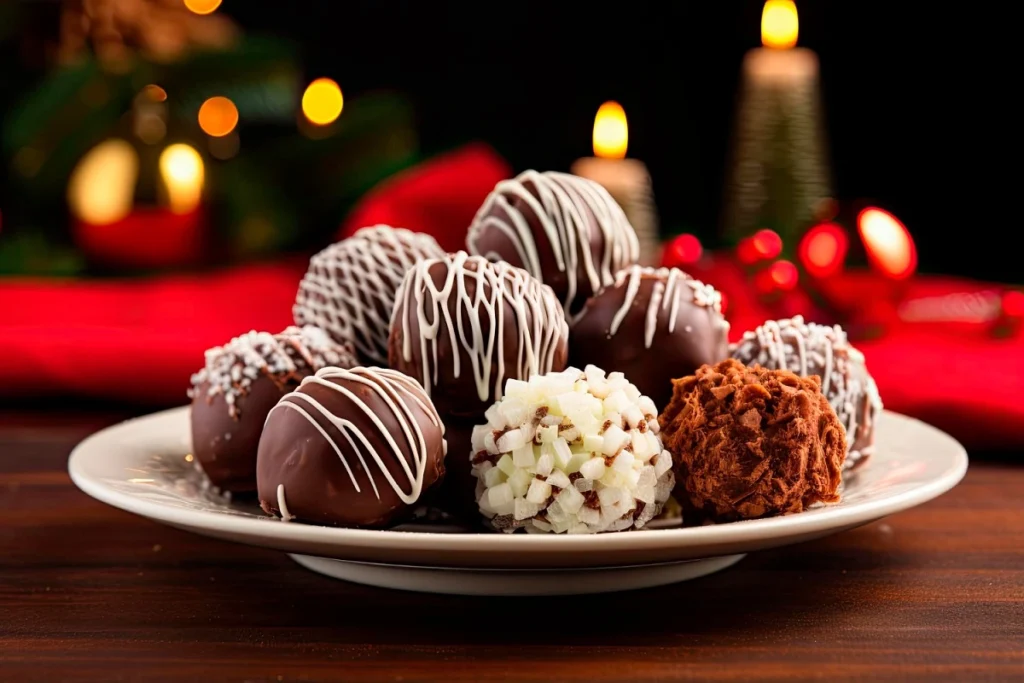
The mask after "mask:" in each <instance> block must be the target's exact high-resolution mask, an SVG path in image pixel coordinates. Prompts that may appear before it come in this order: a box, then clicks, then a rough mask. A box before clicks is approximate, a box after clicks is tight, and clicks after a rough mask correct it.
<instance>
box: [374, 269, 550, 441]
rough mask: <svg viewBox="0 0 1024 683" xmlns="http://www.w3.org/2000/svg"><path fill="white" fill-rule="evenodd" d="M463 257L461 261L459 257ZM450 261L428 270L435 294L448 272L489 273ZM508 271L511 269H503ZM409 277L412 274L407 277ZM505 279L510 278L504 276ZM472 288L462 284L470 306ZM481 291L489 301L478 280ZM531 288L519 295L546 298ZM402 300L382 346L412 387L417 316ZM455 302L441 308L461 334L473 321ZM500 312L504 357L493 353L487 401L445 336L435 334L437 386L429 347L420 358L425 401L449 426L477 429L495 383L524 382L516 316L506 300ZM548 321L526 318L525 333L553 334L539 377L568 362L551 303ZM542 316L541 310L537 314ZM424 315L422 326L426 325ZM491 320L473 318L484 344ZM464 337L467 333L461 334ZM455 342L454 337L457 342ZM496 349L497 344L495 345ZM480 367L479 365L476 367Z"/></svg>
mask: <svg viewBox="0 0 1024 683" xmlns="http://www.w3.org/2000/svg"><path fill="white" fill-rule="evenodd" d="M463 256H465V255H464V254H463ZM452 258H456V257H449V259H446V260H440V261H438V262H436V263H433V264H431V265H430V267H429V270H428V274H429V277H430V281H431V282H432V283H433V287H434V288H435V289H437V290H440V289H443V288H444V286H445V282H446V278H447V277H448V275H449V270H450V269H454V268H464V269H466V270H467V271H469V272H475V271H476V269H477V268H478V267H481V264H482V266H483V267H487V268H491V264H489V263H487V262H486V261H483V260H482V259H475V258H471V259H469V260H467V261H465V262H464V263H462V265H461V266H458V265H453V261H452ZM499 267H503V264H499ZM508 270H512V269H508ZM411 275H412V273H411ZM509 277H511V275H509ZM516 277H525V278H529V275H527V274H526V273H525V272H522V271H517V273H516ZM477 282H478V280H476V279H475V278H473V277H467V278H466V291H465V297H466V300H474V299H475V298H476V296H477V294H476V287H477ZM483 282H484V287H485V288H486V291H485V292H484V294H483V297H484V298H489V297H490V296H491V285H490V284H489V283H488V282H487V281H486V280H484V281H483ZM531 284H534V285H536V286H535V287H534V288H533V289H532V290H531V291H528V292H525V293H524V295H528V296H536V297H544V296H547V297H551V296H552V295H551V292H550V291H545V289H544V288H543V287H542V286H540V285H539V284H538V283H535V282H533V281H532V280H531ZM405 286H413V281H412V280H411V279H410V278H407V279H406V282H405ZM407 299H408V297H405V296H399V299H398V301H397V303H396V305H395V311H394V315H393V316H392V324H391V336H390V338H389V340H388V361H389V365H390V366H391V367H393V368H395V369H396V370H398V371H399V372H403V373H405V374H407V375H409V376H411V377H414V378H416V379H417V381H419V382H421V383H423V381H424V379H423V355H424V354H423V348H422V347H421V344H420V341H421V339H420V336H421V335H420V326H419V316H418V315H417V311H415V310H410V308H409V307H408V306H407ZM459 303H460V302H459V300H458V298H457V297H456V296H454V295H452V296H449V297H448V299H447V300H446V301H444V302H442V305H443V306H445V307H447V310H448V312H449V314H450V315H451V317H452V319H453V325H457V324H458V323H456V322H455V321H456V320H457V319H458V318H460V317H461V321H460V322H461V324H462V326H463V328H464V329H465V330H467V331H468V330H469V329H470V328H471V327H472V324H473V321H470V320H469V319H468V318H469V315H470V313H469V312H468V311H467V310H466V309H465V308H460V307H459ZM499 305H500V306H501V307H502V308H503V312H502V317H503V321H504V322H503V327H502V334H503V339H504V343H503V344H502V345H501V346H500V347H499V348H503V349H504V353H503V354H502V353H498V352H495V353H494V354H493V356H492V358H491V369H490V375H489V376H490V382H491V384H490V386H489V387H488V392H487V396H486V398H484V399H481V398H480V396H479V393H478V389H477V383H476V378H475V376H474V373H473V370H472V359H471V357H470V354H469V353H468V352H467V350H466V349H465V348H463V347H462V346H461V345H460V344H458V343H456V344H455V345H453V344H452V342H451V339H450V337H449V335H448V334H446V333H445V334H441V335H439V337H438V340H437V357H436V374H437V381H436V382H434V381H432V379H433V376H434V371H435V365H434V355H433V353H432V351H431V346H430V345H428V346H427V349H426V354H427V357H428V362H429V366H430V371H429V372H428V376H429V378H430V380H431V381H430V382H429V383H430V384H432V385H433V386H431V388H430V391H429V393H430V398H431V400H432V401H433V402H434V405H435V406H436V407H437V411H438V413H440V414H441V416H442V418H443V419H445V420H446V421H447V420H449V419H455V420H466V421H474V420H477V421H479V423H480V424H482V423H483V422H485V420H483V419H482V418H483V414H484V411H485V410H487V409H488V408H489V407H490V406H491V404H492V403H494V401H495V398H496V397H497V396H498V386H497V385H498V384H499V381H498V378H499V377H500V378H501V380H500V383H501V384H502V385H504V382H505V381H506V380H508V379H521V380H525V379H527V377H519V376H517V372H516V368H517V365H518V360H517V359H518V356H519V354H520V353H521V349H520V345H519V339H520V327H519V320H520V318H519V315H518V313H517V310H516V306H515V305H514V304H513V303H511V302H509V301H508V300H506V299H504V298H503V299H502V300H501V302H500V304H499ZM549 309H550V313H551V314H552V319H550V320H545V321H543V322H537V321H534V320H533V319H532V318H531V317H530V316H529V314H528V315H527V317H528V327H529V329H531V330H532V331H534V332H536V330H537V329H540V330H542V331H543V330H552V329H554V330H556V334H557V341H556V348H555V350H554V353H553V358H552V364H551V367H541V368H538V371H539V372H541V373H544V372H549V371H558V370H564V369H565V367H566V365H565V363H566V358H567V356H568V339H567V337H568V327H567V326H566V323H565V320H564V316H563V313H562V310H561V309H560V308H559V307H558V306H557V302H555V301H553V300H552V301H551V305H550V307H549ZM473 310H474V315H476V314H477V313H479V312H480V309H478V308H477V309H473ZM542 310H543V309H542ZM430 315H432V313H431V314H428V318H427V319H428V321H429V320H431V318H430V317H429V316H430ZM494 317H495V316H493V315H490V316H489V315H476V318H477V319H476V321H475V323H476V324H478V325H479V329H480V331H481V334H482V336H483V338H484V339H485V340H486V339H487V338H488V336H489V335H490V334H491V330H492V328H493V325H494V324H495V323H494ZM443 327H444V325H443V323H442V328H443ZM406 330H408V333H409V335H410V337H411V344H410V350H411V356H410V358H409V359H408V360H406V359H405V358H404V356H403V351H402V348H403V344H404V341H405V334H406ZM467 334H468V332H467ZM457 340H458V337H457ZM496 343H497V342H496ZM456 354H459V362H460V372H459V376H458V377H456V376H455V362H454V357H455V355H456ZM499 359H500V360H501V361H502V363H501V366H502V367H503V373H504V374H503V375H502V374H501V373H499V362H498V361H499ZM482 362H483V361H482Z"/></svg>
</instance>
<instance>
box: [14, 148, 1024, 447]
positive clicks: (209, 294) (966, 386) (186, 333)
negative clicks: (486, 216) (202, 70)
mask: <svg viewBox="0 0 1024 683" xmlns="http://www.w3.org/2000/svg"><path fill="white" fill-rule="evenodd" d="M508 175H510V171H509V169H508V168H507V165H506V164H505V163H504V162H503V161H502V160H501V159H499V158H498V157H497V156H496V155H494V153H493V152H492V151H490V150H489V149H488V148H486V147H479V146H476V147H470V148H468V149H464V150H462V151H459V152H455V153H452V154H450V155H448V156H446V157H442V158H440V159H437V160H434V161H432V162H428V163H427V164H424V165H422V166H421V167H419V168H415V169H411V170H410V171H408V172H406V173H403V174H401V175H400V176H398V177H396V178H394V179H392V180H390V181H388V182H386V183H384V184H383V185H381V186H380V187H379V188H377V189H376V190H374V191H373V192H371V193H370V195H368V196H367V197H366V200H365V201H364V202H363V203H362V204H361V206H360V207H358V208H357V209H356V210H355V212H354V213H353V215H352V217H351V218H350V219H349V220H348V221H346V224H345V228H344V230H343V234H348V232H350V231H352V230H354V229H355V228H357V227H362V226H363V225H370V224H374V223H390V224H396V225H404V226H406V227H410V228H413V229H419V230H423V231H426V232H431V233H432V234H434V235H435V236H437V237H439V239H440V241H441V243H442V244H443V245H444V246H445V247H446V248H448V249H456V248H459V247H460V246H461V245H462V239H463V236H464V234H465V233H464V231H465V227H466V226H467V225H468V224H469V222H470V220H471V219H472V216H473V214H474V212H475V211H476V208H477V207H478V206H479V204H480V203H481V201H482V200H483V198H484V196H485V195H486V194H487V192H488V191H489V190H490V188H491V187H493V185H494V183H496V182H497V181H498V180H500V179H502V178H504V177H507V176H508ZM687 269H688V270H690V271H691V272H692V273H693V274H694V275H695V276H697V277H700V278H701V279H703V280H705V281H707V282H709V283H711V284H713V285H715V286H716V287H718V288H719V289H721V290H722V291H723V292H724V293H725V294H726V295H727V297H728V310H727V315H728V317H729V319H730V321H731V323H732V330H733V337H734V338H735V337H736V336H738V335H739V334H741V333H742V332H743V331H744V330H746V329H749V328H751V327H754V326H756V325H758V324H760V323H761V322H763V321H764V320H765V319H766V318H769V317H779V316H780V315H781V314H787V315H791V314H795V313H799V312H802V313H804V314H805V315H806V316H807V317H808V318H817V319H819V320H824V319H825V318H824V317H822V316H825V315H826V313H825V312H824V311H820V310H815V308H814V306H815V304H814V303H813V302H812V301H811V300H810V299H807V298H799V297H790V298H789V299H787V302H788V305H789V309H791V310H787V309H786V307H785V306H783V307H781V308H776V309H771V308H768V307H766V306H765V305H764V304H763V303H762V302H761V301H759V300H758V298H757V297H756V296H754V294H753V292H752V289H751V287H750V286H749V285H748V284H747V280H746V278H745V276H744V273H743V271H742V270H741V269H740V268H739V267H738V266H737V265H735V264H734V263H732V262H730V261H723V260H718V261H716V260H714V257H713V256H710V257H706V258H705V259H704V260H703V261H702V262H701V263H700V264H699V265H696V266H691V267H688V268H687ZM304 270H305V263H304V262H302V261H301V260H300V261H296V262H287V263H279V264H273V265H256V266H247V267H242V268H238V269H233V270H228V271H224V272H219V273H213V274H207V275H173V276H162V277H158V278H152V279H145V280H137V279H135V280H130V281H124V280H110V281H85V282H80V281H53V280H26V279H7V280H0V398H4V397H17V396H23V395H25V394H27V393H28V394H39V395H47V396H58V395H68V394H76V395H84V396H94V397H98V398H115V399H124V400H131V401H137V402H139V403H141V404H147V405H151V404H152V405H155V404H173V403H182V402H184V400H185V389H186V388H187V385H188V380H189V376H190V374H191V373H192V372H194V371H195V370H197V369H198V368H199V367H200V366H201V364H202V362H203V351H204V350H205V349H206V348H208V347H210V346H214V345H217V344H221V343H223V342H225V341H226V340H228V339H229V338H231V337H232V336H234V335H237V334H240V333H243V332H246V331H248V330H250V329H257V330H273V331H276V330H280V329H282V328H284V327H285V326H287V325H288V324H290V323H291V305H292V302H293V300H294V297H295V291H296V288H297V286H298V281H299V278H300V277H301V275H302V273H303V271H304ZM858 277H860V276H856V275H848V276H844V278H845V279H843V280H834V281H833V282H832V284H833V285H834V286H835V287H836V288H837V291H840V292H847V293H852V295H853V298H852V299H851V301H856V299H857V298H859V299H860V300H866V299H868V298H873V299H874V300H875V301H876V302H882V303H884V302H885V301H886V300H887V299H888V298H891V297H890V295H891V294H892V292H889V291H887V290H884V289H883V290H880V291H873V292H871V295H870V297H868V296H867V295H865V292H866V291H867V288H869V287H872V286H874V287H875V288H876V290H877V282H875V284H873V285H872V284H871V282H868V281H863V280H858V279H857V278H858ZM992 288H993V286H991V285H984V284H981V283H976V282H970V281H964V280H959V279H956V278H938V277H919V278H915V279H914V280H912V281H911V282H910V283H909V284H908V285H907V288H906V291H903V292H899V294H902V295H904V296H907V297H911V298H913V297H924V296H941V295H943V294H948V293H952V292H964V291H979V290H983V289H984V290H991V289H992ZM889 322H890V329H889V330H888V332H887V333H886V334H885V335H884V336H883V337H881V338H877V339H870V340H867V339H866V340H859V341H857V342H856V343H857V345H858V347H859V348H861V349H862V350H863V351H864V353H865V355H866V356H867V360H868V365H869V367H870V369H871V372H872V374H873V375H874V376H875V379H876V381H877V382H878V387H879V391H880V392H881V394H882V398H883V400H884V402H885V404H886V407H888V408H890V409H892V410H896V411H899V412H903V413H907V414H910V415H914V416H916V417H919V418H921V419H924V420H926V421H929V422H932V423H933V424H935V425H937V426H939V427H940V428H942V429H945V430H946V431H948V432H950V433H951V434H953V435H954V436H956V437H957V438H958V439H960V440H961V441H963V442H964V443H965V444H967V445H968V446H969V447H972V448H983V447H999V448H1021V447H1024V427H1022V425H1024V401H1021V400H1020V399H1019V390H1020V388H1021V381H1022V379H1024V334H1021V333H1018V334H1017V335H1016V336H1014V337H1012V338H1008V339H993V338H992V337H991V336H990V335H989V334H988V332H987V327H985V326H982V325H969V324H938V323H907V322H899V321H897V320H896V319H895V316H894V313H893V316H890V319H889Z"/></svg>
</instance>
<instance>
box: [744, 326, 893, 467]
mask: <svg viewBox="0 0 1024 683" xmlns="http://www.w3.org/2000/svg"><path fill="white" fill-rule="evenodd" d="M732 357H733V358H736V359H737V360H739V361H740V362H742V363H745V364H747V365H760V366H762V367H765V368H769V369H772V370H777V369H785V370H790V371H791V372H794V373H796V374H798V375H802V376H804V377H809V376H811V375H817V376H818V377H819V378H820V379H821V392H822V393H823V394H824V395H825V396H826V397H827V398H828V401H829V403H831V404H832V407H833V408H834V409H835V411H836V414H837V415H838V416H839V420H840V422H842V423H843V426H844V427H845V428H846V443H847V447H848V449H849V452H848V454H847V456H846V461H845V463H844V467H845V468H846V469H853V468H855V467H857V466H858V465H860V464H862V463H863V462H864V461H865V460H866V459H867V458H868V457H869V456H870V455H871V453H872V452H873V451H874V449H875V420H876V418H877V415H878V413H879V412H881V410H882V399H881V397H880V396H879V395H878V388H877V387H876V386H875V380H874V379H872V377H871V375H870V374H868V369H867V365H866V364H865V362H864V354H862V353H861V352H860V351H859V350H858V349H856V348H855V347H854V346H852V345H851V344H850V342H849V340H848V339H847V337H846V332H845V331H844V330H843V328H842V327H840V326H839V325H833V326H829V325H818V324H816V323H807V322H804V319H803V317H802V316H796V317H794V318H791V319H786V320H769V321H768V322H766V323H764V324H763V325H761V326H760V327H758V328H756V329H754V330H751V331H749V332H746V333H744V335H743V337H742V339H740V341H739V342H737V343H736V344H733V346H732Z"/></svg>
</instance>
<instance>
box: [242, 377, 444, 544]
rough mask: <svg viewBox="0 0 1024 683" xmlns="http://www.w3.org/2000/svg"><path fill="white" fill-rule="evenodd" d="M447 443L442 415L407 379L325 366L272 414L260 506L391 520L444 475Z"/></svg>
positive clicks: (338, 522)
mask: <svg viewBox="0 0 1024 683" xmlns="http://www.w3.org/2000/svg"><path fill="white" fill-rule="evenodd" d="M445 450H446V444H445V440H444V426H443V425H442V424H441V418H440V417H439V416H438V414H437V411H436V410H435V409H434V406H433V404H431V402H430V399H429V398H428V397H427V395H426V393H424V391H423V388H422V387H420V385H419V384H417V383H416V381H415V380H413V379H412V378H411V377H408V376H406V375H403V374H402V373H400V372H397V371H395V370H388V369H383V368H365V367H358V368H352V369H350V370H345V369H342V368H324V369H323V370H320V371H319V372H317V373H316V375H314V376H312V377H307V378H306V379H304V380H303V381H302V385H301V386H300V387H299V388H298V389H297V390H295V391H293V392H292V393H290V394H288V395H287V396H285V397H284V398H283V399H281V401H280V402H279V403H278V404H277V405H276V406H275V407H274V409H273V410H271V411H270V415H269V416H268V417H267V424H266V427H265V428H264V429H263V436H262V438H260V447H259V457H258V461H257V480H258V482H259V495H260V505H261V506H263V509H264V510H265V511H266V512H268V513H271V514H274V515H277V516H279V517H280V518H281V519H283V520H284V521H286V522H287V521H291V520H297V521H301V522H309V523H313V524H329V525H335V526H348V527H366V528H381V527H385V526H388V525H389V524H392V523H394V522H396V521H399V520H401V519H403V518H405V517H408V516H409V515H411V514H412V512H413V511H414V509H415V507H416V506H417V504H418V503H419V502H420V501H421V500H422V498H423V496H424V494H425V493H426V492H427V491H429V490H430V489H431V487H432V486H434V485H435V484H436V483H438V482H439V481H440V480H441V478H442V477H443V476H444V456H445Z"/></svg>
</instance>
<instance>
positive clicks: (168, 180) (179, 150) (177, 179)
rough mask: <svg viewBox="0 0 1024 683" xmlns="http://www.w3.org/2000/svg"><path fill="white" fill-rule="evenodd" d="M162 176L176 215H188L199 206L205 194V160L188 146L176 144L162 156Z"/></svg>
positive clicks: (172, 209)
mask: <svg viewBox="0 0 1024 683" xmlns="http://www.w3.org/2000/svg"><path fill="white" fill-rule="evenodd" d="M160 176H161V177H162V178H163V181H164V186H165V187H166V188H167V199H168V203H169V204H170V207H171V211H173V212H174V213H188V212H189V211H192V210H193V209H195V208H196V207H197V206H199V201H200V199H201V198H202V192H203V180H204V176H205V173H204V169H203V158H202V157H201V156H199V152H197V151H196V150H195V149H193V148H192V147H190V146H188V145H186V144H182V143H179V144H175V145H171V146H170V147H168V148H167V149H165V150H164V151H163V152H162V153H161V154H160Z"/></svg>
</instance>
